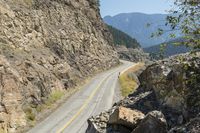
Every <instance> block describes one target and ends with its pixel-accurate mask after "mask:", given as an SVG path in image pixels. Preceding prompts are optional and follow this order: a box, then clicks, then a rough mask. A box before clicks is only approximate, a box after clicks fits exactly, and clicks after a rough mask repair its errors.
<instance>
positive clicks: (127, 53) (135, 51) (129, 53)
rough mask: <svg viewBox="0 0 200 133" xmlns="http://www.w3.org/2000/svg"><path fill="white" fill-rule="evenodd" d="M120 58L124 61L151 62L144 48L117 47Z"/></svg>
mask: <svg viewBox="0 0 200 133" xmlns="http://www.w3.org/2000/svg"><path fill="white" fill-rule="evenodd" d="M116 50H117V53H118V54H119V57H120V58H121V59H123V60H128V61H133V62H141V61H142V62H145V61H149V60H150V56H149V54H148V53H145V52H144V51H143V50H142V48H140V47H138V48H126V47H125V46H116Z"/></svg>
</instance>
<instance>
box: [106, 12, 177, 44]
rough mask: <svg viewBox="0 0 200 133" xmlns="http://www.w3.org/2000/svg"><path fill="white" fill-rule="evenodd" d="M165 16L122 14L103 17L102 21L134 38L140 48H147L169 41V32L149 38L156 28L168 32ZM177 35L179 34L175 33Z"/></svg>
mask: <svg viewBox="0 0 200 133" xmlns="http://www.w3.org/2000/svg"><path fill="white" fill-rule="evenodd" d="M166 16H167V14H152V15H149V14H143V13H122V14H119V15H116V16H113V17H111V16H106V17H104V21H105V23H107V24H109V25H112V26H113V27H115V28H117V29H119V30H121V31H123V32H125V33H127V34H128V35H130V36H131V37H133V38H136V39H137V40H138V41H139V43H140V44H141V46H142V47H149V46H152V45H155V44H160V43H163V42H166V41H168V40H169V39H170V38H169V37H168V35H169V34H170V32H168V33H167V34H164V35H162V36H161V37H157V38H151V34H152V33H154V32H156V31H157V29H158V28H163V29H164V30H169V27H166V26H165V22H166V21H165V18H166ZM148 23H149V24H150V26H149V27H147V24H148ZM177 33H179V32H178V31H177Z"/></svg>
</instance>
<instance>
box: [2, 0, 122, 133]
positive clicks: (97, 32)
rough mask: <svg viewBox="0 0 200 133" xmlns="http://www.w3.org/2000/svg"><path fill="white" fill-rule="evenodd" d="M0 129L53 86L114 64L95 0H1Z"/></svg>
mask: <svg viewBox="0 0 200 133" xmlns="http://www.w3.org/2000/svg"><path fill="white" fill-rule="evenodd" d="M0 29H1V30H0V128H3V130H4V131H9V132H15V131H16V130H17V129H18V128H20V127H23V126H26V124H27V118H26V115H25V110H26V109H27V108H29V106H31V110H32V112H34V111H35V109H34V108H35V107H37V105H39V104H42V103H43V102H44V101H45V99H47V98H48V96H49V94H51V92H52V91H55V90H60V91H62V90H67V89H69V88H71V87H73V86H74V85H76V84H77V83H78V82H79V81H80V80H83V79H84V78H85V77H87V76H89V75H91V74H93V73H95V72H97V71H100V70H102V69H108V68H110V67H112V66H115V65H117V64H118V63H119V60H118V57H117V54H116V52H115V51H114V48H113V46H112V38H111V35H110V34H109V32H108V30H107V29H106V27H105V25H104V24H103V22H102V20H101V17H100V14H99V9H98V3H97V1H95V0H0Z"/></svg>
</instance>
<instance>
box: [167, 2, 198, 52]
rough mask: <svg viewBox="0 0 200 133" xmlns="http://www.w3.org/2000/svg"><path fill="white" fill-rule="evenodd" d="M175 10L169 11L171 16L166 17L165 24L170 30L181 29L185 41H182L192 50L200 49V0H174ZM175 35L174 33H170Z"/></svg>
mask: <svg viewBox="0 0 200 133" xmlns="http://www.w3.org/2000/svg"><path fill="white" fill-rule="evenodd" d="M174 4H175V5H176V6H177V7H178V9H177V10H173V11H171V13H172V14H173V16H172V15H171V16H168V17H167V18H166V20H167V22H166V25H168V26H170V27H171V29H172V30H176V29H178V30H181V31H182V34H183V35H184V38H185V39H186V41H185V42H184V43H182V45H185V46H187V47H190V48H192V49H193V50H199V49H200V8H199V7H200V1H198V0H182V1H180V0H175V2H174ZM171 37H175V35H171Z"/></svg>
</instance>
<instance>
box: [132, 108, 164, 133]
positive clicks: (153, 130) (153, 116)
mask: <svg viewBox="0 0 200 133" xmlns="http://www.w3.org/2000/svg"><path fill="white" fill-rule="evenodd" d="M132 133H167V122H166V120H165V117H164V115H163V114H162V113H161V112H159V111H152V112H150V113H148V114H147V115H146V117H145V118H144V119H143V120H142V121H141V122H140V124H139V125H138V126H137V127H136V128H135V129H134V130H133V132H132Z"/></svg>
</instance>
